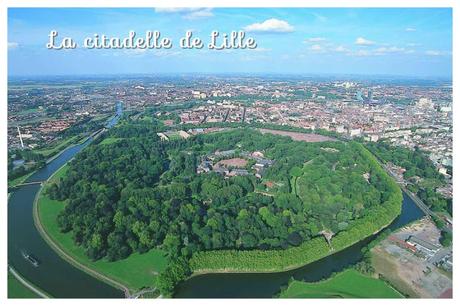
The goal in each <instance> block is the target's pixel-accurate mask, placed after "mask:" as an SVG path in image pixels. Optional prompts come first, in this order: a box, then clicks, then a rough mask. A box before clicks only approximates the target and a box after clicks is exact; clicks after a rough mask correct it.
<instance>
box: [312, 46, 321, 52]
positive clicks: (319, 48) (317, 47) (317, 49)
mask: <svg viewBox="0 0 460 306" xmlns="http://www.w3.org/2000/svg"><path fill="white" fill-rule="evenodd" d="M310 50H312V51H315V52H320V51H323V48H322V47H321V45H313V46H311V47H310Z"/></svg>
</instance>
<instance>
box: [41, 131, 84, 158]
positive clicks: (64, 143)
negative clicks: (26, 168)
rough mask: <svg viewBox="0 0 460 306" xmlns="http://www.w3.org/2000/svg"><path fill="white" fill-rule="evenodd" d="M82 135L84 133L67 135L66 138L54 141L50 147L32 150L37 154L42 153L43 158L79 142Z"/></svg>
mask: <svg viewBox="0 0 460 306" xmlns="http://www.w3.org/2000/svg"><path fill="white" fill-rule="evenodd" d="M83 136H84V135H82V134H79V135H74V136H71V137H67V138H64V139H61V140H58V141H56V143H54V144H53V145H52V146H51V147H47V148H46V149H45V148H44V149H38V150H35V151H34V152H36V153H37V154H42V155H43V156H44V157H45V158H49V157H52V156H54V155H56V154H58V153H59V152H61V151H62V150H64V149H65V148H67V147H68V146H69V145H71V144H76V143H78V142H80V141H81V140H82V139H83Z"/></svg>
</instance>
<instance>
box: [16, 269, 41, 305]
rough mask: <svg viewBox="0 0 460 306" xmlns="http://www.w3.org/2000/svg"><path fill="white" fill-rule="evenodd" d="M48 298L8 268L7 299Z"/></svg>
mask: <svg viewBox="0 0 460 306" xmlns="http://www.w3.org/2000/svg"><path fill="white" fill-rule="evenodd" d="M49 297H50V296H49V295H48V294H46V293H44V292H42V291H41V290H39V289H37V288H36V287H35V286H33V285H32V284H30V283H29V282H27V281H26V280H25V279H24V278H23V277H22V276H21V275H19V273H18V272H16V271H15V270H14V269H13V268H11V267H8V298H9V299H11V298H13V299H14V298H18V299H37V298H49Z"/></svg>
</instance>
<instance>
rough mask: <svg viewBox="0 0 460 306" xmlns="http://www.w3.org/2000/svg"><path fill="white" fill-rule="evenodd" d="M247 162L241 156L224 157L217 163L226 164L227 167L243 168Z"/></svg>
mask: <svg viewBox="0 0 460 306" xmlns="http://www.w3.org/2000/svg"><path fill="white" fill-rule="evenodd" d="M247 163H248V161H247V160H245V159H243V158H230V159H224V160H221V161H220V162H218V163H217V165H222V166H227V167H235V168H244V167H245V166H246V164H247Z"/></svg>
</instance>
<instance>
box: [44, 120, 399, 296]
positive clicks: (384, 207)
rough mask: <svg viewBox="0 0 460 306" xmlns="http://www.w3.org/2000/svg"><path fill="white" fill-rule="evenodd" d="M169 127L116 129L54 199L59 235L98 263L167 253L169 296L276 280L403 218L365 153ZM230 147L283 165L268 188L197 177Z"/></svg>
mask: <svg viewBox="0 0 460 306" xmlns="http://www.w3.org/2000/svg"><path fill="white" fill-rule="evenodd" d="M161 128H162V127H161V126H160V125H157V124H155V123H149V124H145V123H132V122H131V123H126V122H125V123H123V124H121V125H119V126H117V127H115V128H113V129H112V130H110V131H109V132H108V133H107V135H106V136H105V139H106V140H107V139H115V140H116V141H105V142H104V141H101V140H99V141H98V142H99V143H98V142H96V143H94V144H92V145H90V146H89V147H88V148H86V149H85V150H84V151H82V152H81V153H80V154H79V155H78V156H77V157H76V158H75V159H74V160H72V161H71V162H70V167H69V169H68V171H67V174H66V176H65V177H63V178H61V179H60V180H59V182H57V183H54V184H52V185H51V186H50V187H48V188H47V190H46V192H47V194H48V195H49V196H50V197H51V198H53V199H57V200H61V201H66V207H65V209H64V210H63V212H62V213H61V214H60V215H59V216H58V220H57V222H58V224H59V227H60V229H61V231H63V232H71V233H72V236H73V240H74V242H75V243H76V244H77V245H80V246H82V247H83V248H84V249H85V250H86V254H87V256H88V257H89V258H91V259H93V260H98V259H101V258H106V259H108V260H110V261H116V260H119V259H122V258H126V257H127V256H129V255H130V254H132V253H133V252H140V253H143V252H146V251H148V250H150V249H152V248H162V249H163V250H165V251H166V252H167V254H168V258H169V260H170V265H169V267H168V269H166V271H165V272H164V273H163V274H162V275H161V277H160V278H159V282H160V283H159V284H158V286H159V287H160V289H162V292H163V293H164V294H165V295H168V294H171V293H172V289H173V287H174V285H175V283H177V281H179V280H181V279H183V278H185V277H186V276H187V275H188V274H189V273H190V272H191V271H194V270H202V269H205V268H206V267H208V268H211V269H212V268H216V269H219V268H226V267H235V268H238V266H240V265H242V268H243V270H244V269H245V267H253V268H257V267H260V268H262V269H263V268H264V267H265V269H267V267H269V266H271V267H272V268H273V269H275V270H276V269H279V268H283V267H280V265H281V263H282V264H283V265H284V266H293V265H297V264H298V263H299V262H302V261H304V262H305V261H309V260H313V259H315V258H316V259H319V258H321V257H323V256H325V255H326V254H327V253H328V252H329V250H330V248H331V247H332V248H333V249H335V250H339V249H342V248H344V247H345V246H347V245H349V244H350V243H352V242H355V241H356V240H357V239H358V240H359V239H362V238H364V237H366V236H368V235H370V234H372V233H373V232H375V231H376V230H379V229H380V228H381V227H383V226H385V225H387V224H388V223H389V222H391V220H392V219H394V217H396V216H397V214H399V211H400V206H401V200H402V197H401V193H400V191H399V189H398V188H397V187H395V183H394V182H393V181H392V180H391V179H390V178H389V177H388V176H387V175H386V173H385V172H384V171H383V170H382V169H381V168H380V167H379V165H378V163H377V162H376V161H375V159H374V158H373V156H372V154H370V153H369V152H368V151H367V150H366V149H365V148H363V147H362V145H360V144H358V143H354V142H340V141H336V142H322V143H306V142H296V141H293V140H291V139H290V138H289V137H283V136H277V135H270V134H264V135H262V134H260V133H259V132H257V131H255V130H253V129H248V128H237V129H232V130H229V131H225V132H218V133H210V134H200V135H196V136H193V137H190V138H188V139H186V140H185V139H176V140H171V141H160V138H159V137H158V136H157V135H156V133H157V132H158V131H159V130H160V129H161ZM231 149H233V150H236V152H239V151H243V150H244V151H249V152H253V151H261V152H263V153H264V154H265V156H266V157H267V158H270V159H271V160H274V161H275V162H274V164H273V165H272V166H271V167H269V168H268V169H266V171H265V173H264V175H263V177H262V179H258V178H256V177H255V176H254V175H247V176H234V177H224V176H222V175H220V174H218V173H214V172H212V171H211V172H208V173H201V174H197V172H196V168H197V164H198V163H199V161H200V160H201V158H202V157H203V156H205V155H206V154H210V153H212V152H215V151H224V150H231ZM269 186H271V187H269ZM322 233H329V234H331V235H332V236H333V237H334V238H332V241H331V242H330V243H332V245H329V246H328V244H327V243H326V240H325V239H324V238H323V236H322ZM299 250H303V251H302V252H299ZM214 252H217V253H214ZM245 252H247V253H245ZM300 253H302V254H303V255H302V256H300V257H299V254H300ZM222 254H227V255H225V256H223V257H222V256H221V255H222ZM235 254H238V255H235ZM245 254H247V256H246V255H245ZM287 254H290V255H287ZM216 255H217V256H216ZM235 256H236V257H235ZM241 256H243V257H247V259H246V260H247V264H245V263H244V260H243V261H241ZM259 259H260V260H259ZM267 259H269V260H267ZM281 259H282V260H281ZM189 260H190V263H189ZM216 260H217V261H216ZM232 261H233V263H232ZM256 262H257V264H256V266H254V263H256Z"/></svg>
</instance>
